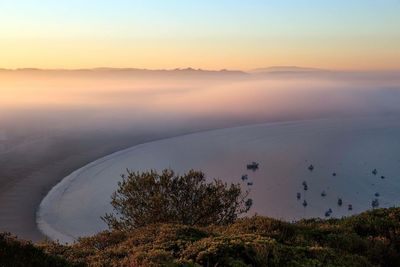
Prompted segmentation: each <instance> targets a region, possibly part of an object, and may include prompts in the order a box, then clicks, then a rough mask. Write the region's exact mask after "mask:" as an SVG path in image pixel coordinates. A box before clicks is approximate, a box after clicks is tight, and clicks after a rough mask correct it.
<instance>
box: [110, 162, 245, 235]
mask: <svg viewBox="0 0 400 267" xmlns="http://www.w3.org/2000/svg"><path fill="white" fill-rule="evenodd" d="M118 186H119V188H118V190H117V191H116V192H114V193H113V195H112V197H111V199H112V200H111V204H112V206H113V208H114V213H112V214H106V215H105V216H104V217H103V220H104V221H105V222H106V223H107V224H108V226H109V227H110V228H111V229H117V230H131V229H135V228H138V227H143V226H145V225H148V224H153V223H178V224H184V225H200V226H201V225H202V226H205V225H210V224H217V225H227V224H230V223H233V222H234V221H235V220H236V219H237V217H238V216H239V215H240V214H242V213H245V212H247V211H248V210H249V209H250V206H251V201H248V199H246V197H247V192H245V193H242V191H241V188H240V185H238V184H231V185H229V186H228V185H227V184H226V183H223V182H221V181H220V180H217V179H214V180H213V182H206V179H205V176H204V173H202V172H199V171H193V170H191V171H189V172H188V173H186V174H184V175H181V176H180V175H176V174H175V173H174V172H173V171H172V170H168V169H166V170H164V171H163V172H162V173H161V174H159V173H157V172H156V171H149V172H143V173H139V172H131V171H129V170H128V175H127V176H124V175H123V176H122V181H121V182H119V184H118Z"/></svg>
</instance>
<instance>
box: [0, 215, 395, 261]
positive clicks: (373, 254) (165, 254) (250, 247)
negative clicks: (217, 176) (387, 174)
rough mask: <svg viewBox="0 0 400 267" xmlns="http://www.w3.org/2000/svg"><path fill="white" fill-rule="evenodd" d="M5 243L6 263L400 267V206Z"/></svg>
mask: <svg viewBox="0 0 400 267" xmlns="http://www.w3.org/2000/svg"><path fill="white" fill-rule="evenodd" d="M0 242H1V249H0V266H360V267H361V266H362V267H365V266H400V208H390V209H376V210H372V211H368V212H365V213H362V214H360V215H356V216H352V217H349V218H344V219H330V220H319V219H312V220H303V221H299V222H296V223H287V222H283V221H279V220H275V219H271V218H266V217H258V216H257V217H252V218H244V219H240V220H238V221H237V222H235V223H233V224H230V225H227V226H212V225H211V226H205V227H196V226H187V225H179V224H152V225H148V226H144V227H140V228H137V229H132V230H129V231H121V230H112V231H105V232H102V233H99V234H97V235H95V236H93V237H88V238H82V239H80V240H79V241H78V242H76V243H75V244H73V245H60V244H57V243H52V242H47V243H43V244H38V245H32V244H30V243H26V242H22V241H17V240H16V239H14V238H12V237H10V236H7V235H1V239H0Z"/></svg>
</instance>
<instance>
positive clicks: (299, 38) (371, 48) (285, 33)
mask: <svg viewBox="0 0 400 267" xmlns="http://www.w3.org/2000/svg"><path fill="white" fill-rule="evenodd" d="M399 14H400V1H398V0H346V1H345V0H335V1H325V0H292V1H289V0H280V1H268V0H267V1H265V0H264V1H262V0H242V1H238V0H218V1H215V0H214V1H211V0H185V1H182V0H146V1H144V0H143V1H132V0H130V1H128V0H114V1H111V0H109V1H101V0H97V1H94V0H56V1H54V0H40V1H37V0H25V1H23V0H13V1H2V2H0V34H1V37H0V40H2V42H3V46H1V44H0V48H2V52H0V56H3V55H2V54H1V53H3V54H9V56H6V59H7V60H8V61H9V64H8V65H10V66H16V65H18V64H19V65H20V64H23V63H24V62H21V58H19V57H18V56H17V55H18V54H19V55H21V53H23V54H27V53H28V52H29V53H40V52H41V51H46V50H48V49H51V48H50V47H51V46H52V45H54V49H56V50H58V51H59V53H62V51H63V50H65V52H66V53H67V54H68V55H69V56H71V54H72V55H73V54H74V53H75V54H76V55H77V59H76V63H73V62H72V61H71V60H69V61H68V60H67V61H68V64H64V65H66V66H71V67H73V66H89V65H93V66H94V65H96V64H100V63H102V62H101V61H99V62H95V61H93V62H92V63H90V60H91V58H92V57H94V55H93V56H92V57H91V58H87V60H83V61H81V62H80V60H81V59H79V58H78V57H79V55H80V54H83V52H82V51H83V50H85V49H87V48H85V47H86V46H91V47H94V50H96V51H97V50H100V51H109V54H110V56H117V55H118V53H117V52H118V51H115V50H116V49H117V50H119V51H121V50H122V51H124V50H126V51H127V52H126V54H127V56H130V57H131V58H132V60H135V58H138V59H140V60H138V61H139V63H140V64H141V65H146V64H145V62H144V58H140V57H137V56H136V55H140V54H149V55H150V54H151V55H153V54H156V55H158V54H159V55H163V57H160V62H159V64H157V62H156V61H155V59H152V60H150V61H149V64H150V65H151V64H153V65H159V67H162V66H167V65H168V64H166V60H168V61H171V58H168V57H165V53H168V51H170V53H171V54H173V55H174V56H177V55H176V53H177V52H176V51H175V50H174V49H177V47H178V48H179V47H180V46H182V44H183V43H185V44H186V46H185V49H183V51H184V52H185V53H184V54H185V57H186V58H187V57H193V58H194V59H193V61H190V60H187V64H191V63H192V64H198V65H204V66H207V65H209V67H213V66H217V64H216V63H215V62H214V63H212V64H211V62H209V63H205V62H203V63H202V62H201V60H200V61H199V59H198V58H197V57H198V56H196V53H200V54H201V55H204V57H205V58H207V60H213V58H215V56H213V53H216V50H218V51H220V52H221V53H222V54H224V50H226V49H227V50H229V49H230V48H231V49H235V50H236V52H237V54H238V55H239V57H240V60H239V61H238V62H236V63H235V62H227V64H226V65H228V67H241V66H243V67H251V65H252V63H251V61H254V59H255V58H264V59H265V60H267V59H271V61H273V62H271V63H272V64H274V63H276V64H280V63H289V62H291V61H290V59H289V58H283V57H285V56H282V55H285V53H284V52H285V51H286V52H287V53H286V54H287V56H288V57H290V56H292V58H293V60H292V63H293V64H296V65H298V64H302V63H304V64H306V65H307V64H311V63H314V62H315V64H317V65H318V62H321V64H320V65H324V64H325V65H329V64H326V62H327V61H329V60H331V59H330V58H329V56H328V55H327V54H328V53H335V52H337V53H348V56H349V57H353V58H354V60H357V58H358V57H361V56H363V55H368V54H372V55H371V59H370V60H371V61H373V60H376V58H381V61H382V62H380V63H379V68H380V67H385V66H387V68H390V67H396V64H395V63H394V62H392V61H393V59H397V57H398V56H399V51H398V49H396V48H397V47H400V15H399ZM94 40H97V42H104V43H105V44H107V45H106V46H104V47H103V48H98V47H96V44H95V42H94ZM61 41H62V42H64V43H63V44H60V42H61ZM19 42H25V45H23V44H20V43H19ZM155 42H158V45H159V48H157V45H155ZM65 43H68V44H69V47H70V49H71V50H68V47H65ZM146 46H148V47H150V48H149V50H146ZM330 46H331V48H329V47H330ZM80 47H81V48H82V49H81V50H80ZM263 47H265V49H266V50H268V51H261V50H263ZM335 47H336V48H337V49H335ZM279 48H281V49H282V50H280V49H279ZM346 48H347V50H346ZM133 49H136V51H137V52H136V53H135V51H133ZM179 49H181V48H179ZM207 49H208V50H209V51H210V52H209V53H207ZM363 49H364V50H365V51H364V50H363ZM26 50H28V52H26ZM254 50H260V51H259V52H260V53H259V55H258V56H257V53H255V51H254ZM311 50H314V51H316V55H315V60H310V62H308V63H307V62H306V61H307V60H305V57H306V56H310V51H311ZM24 51H25V52H24ZM190 51H192V55H190ZM196 51H197V52H196ZM363 51H364V52H363ZM359 52H360V53H361V52H363V53H361V54H362V55H357V53H359ZM319 53H321V54H322V55H320V54H319ZM323 53H325V54H326V55H325V56H324V55H323ZM44 54H46V53H44ZM233 54H234V53H232V52H231V53H228V54H226V56H225V57H222V58H219V59H218V60H223V59H224V58H228V57H230V56H232V55H233ZM12 55H15V57H14V58H13V57H12ZM103 56H104V55H103ZM381 56H382V57H381ZM246 57H247V60H246ZM279 57H280V58H282V60H280V59H279ZM25 58H26V60H27V62H26V64H27V65H29V64H31V65H40V64H38V63H39V62H36V61H35V57H34V56H30V57H29V56H28V57H25ZM53 60H54V61H55V60H57V61H58V63H57V62H53V63H52V59H51V58H47V57H46V58H45V62H46V63H45V64H43V65H46V66H49V67H50V66H53V65H54V66H56V65H57V64H59V65H60V66H62V65H63V62H66V61H65V59H63V58H62V57H61V58H60V59H53ZM174 61H175V60H174ZM107 62H108V61H107V60H104V63H107ZM324 62H325V63H324ZM109 63H112V65H118V62H117V61H115V60H114V61H113V60H110V61H109ZM176 63H177V64H179V63H186V62H185V61H182V60H181V59H177V60H176ZM323 63H324V64H323ZM3 64H4V63H3ZM192 64H191V65H192ZM260 64H263V63H262V62H258V61H257V62H255V63H254V64H253V65H255V66H254V67H257V66H259V65H260ZM265 64H267V65H269V64H268V62H265ZM315 64H313V65H315ZM340 64H348V62H347V63H346V62H342V63H340V62H332V63H331V65H332V67H340ZM363 64H364V63H363ZM5 65H7V64H5ZM120 65H121V66H122V65H124V66H125V65H126V62H121V64H120ZM150 65H149V66H150ZM222 65H224V62H221V67H222ZM171 66H172V65H171ZM0 67H5V66H0ZM154 67H157V66H154ZM371 67H373V66H371Z"/></svg>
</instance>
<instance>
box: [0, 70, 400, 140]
mask: <svg viewBox="0 0 400 267" xmlns="http://www.w3.org/2000/svg"><path fill="white" fill-rule="evenodd" d="M0 93H1V97H0V141H1V142H3V143H4V142H5V141H4V140H9V141H10V140H12V139H18V138H22V139H25V138H24V137H29V136H31V135H40V136H42V135H51V134H57V135H60V134H78V135H79V134H83V133H86V134H95V133H96V132H97V133H98V132H102V133H107V134H113V133H117V132H119V133H121V132H126V131H139V132H140V131H144V132H146V131H147V132H158V131H168V130H170V131H175V132H177V133H178V132H179V131H180V130H181V131H183V132H190V131H197V130H203V129H211V128H221V127H229V126H236V125H243V124H250V123H259V122H272V121H282V120H297V119H312V118H325V117H341V116H365V115H376V114H396V113H400V105H399V104H398V103H400V75H397V73H395V72H394V73H374V72H370V73H337V72H321V71H315V72H307V73H297V72H280V73H259V72H257V73H253V74H248V73H243V72H229V71H222V72H205V71H195V70H189V71H184V70H180V71H137V70H136V71H135V70H131V71H130V70H109V69H105V70H81V71H45V70H17V71H0ZM2 140H3V141H2Z"/></svg>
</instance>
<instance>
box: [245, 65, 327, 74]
mask: <svg viewBox="0 0 400 267" xmlns="http://www.w3.org/2000/svg"><path fill="white" fill-rule="evenodd" d="M250 72H251V73H310V72H329V70H325V69H318V68H304V67H297V66H273V67H267V68H258V69H254V70H252V71H250Z"/></svg>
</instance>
